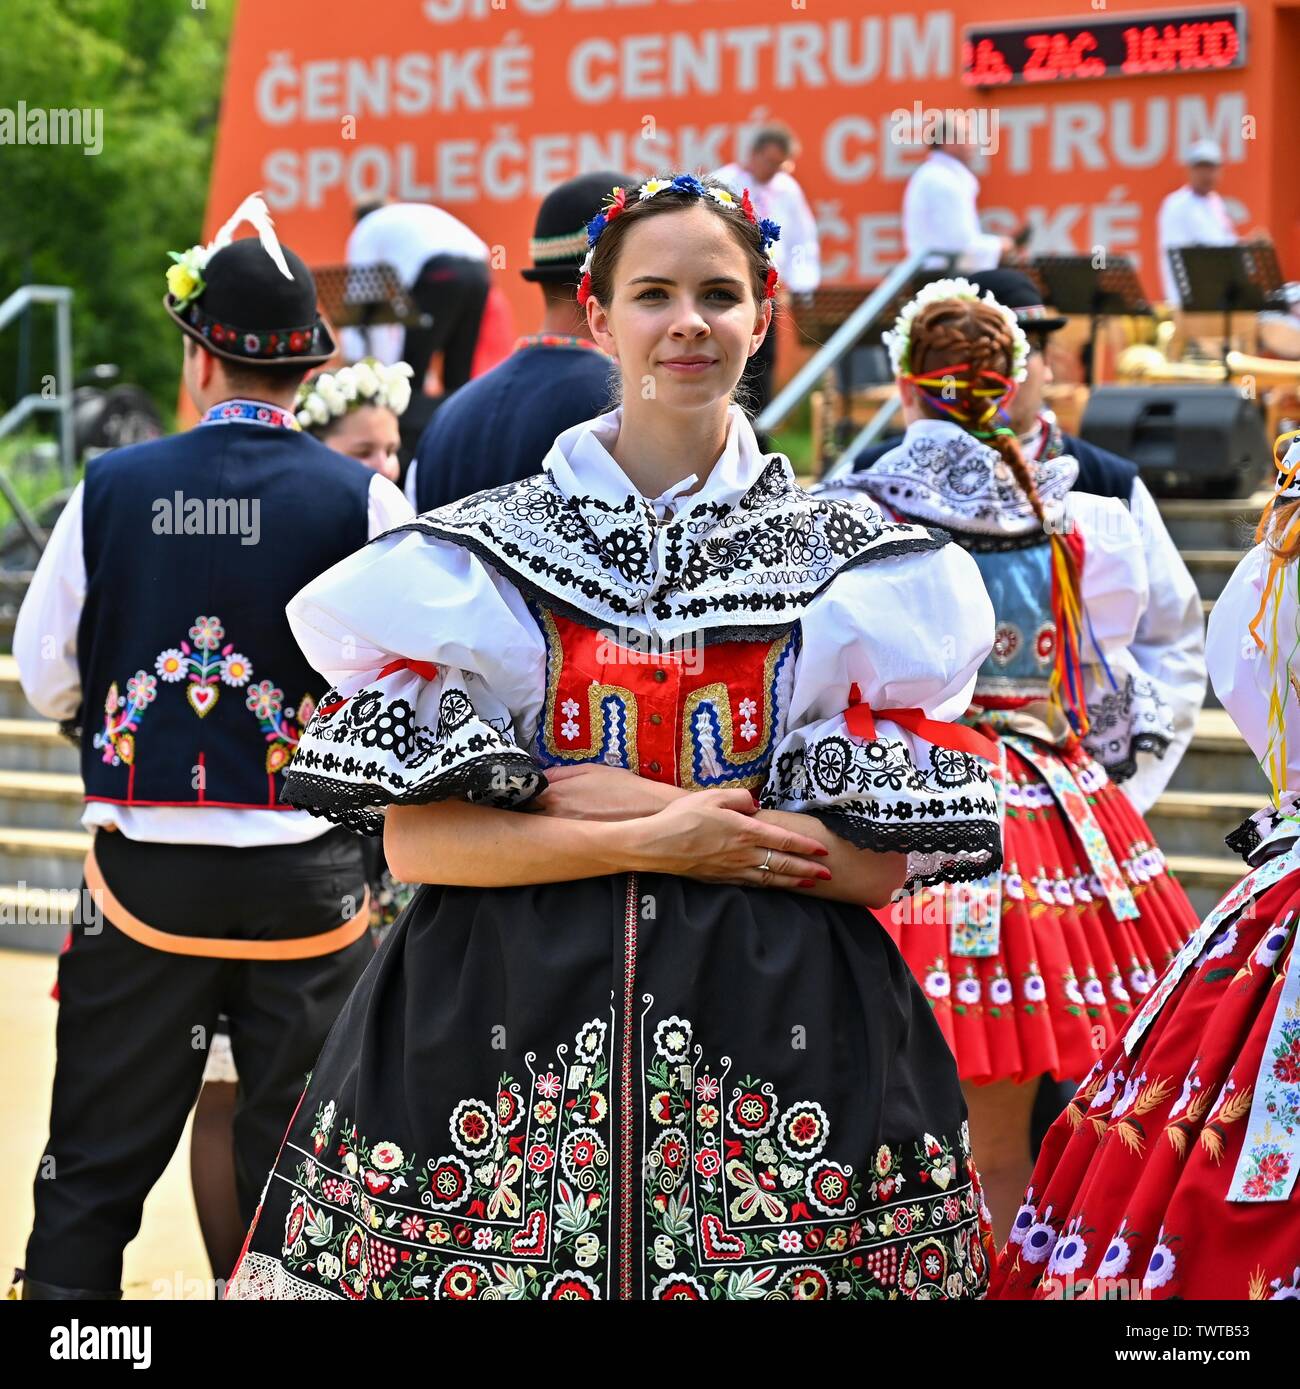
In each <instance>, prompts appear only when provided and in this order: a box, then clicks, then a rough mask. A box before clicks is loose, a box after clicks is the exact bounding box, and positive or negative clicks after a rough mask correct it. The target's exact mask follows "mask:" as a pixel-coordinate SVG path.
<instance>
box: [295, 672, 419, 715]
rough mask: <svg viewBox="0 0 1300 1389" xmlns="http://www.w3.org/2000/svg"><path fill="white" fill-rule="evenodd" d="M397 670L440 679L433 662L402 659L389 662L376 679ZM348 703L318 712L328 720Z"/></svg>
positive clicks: (340, 701)
mask: <svg viewBox="0 0 1300 1389" xmlns="http://www.w3.org/2000/svg"><path fill="white" fill-rule="evenodd" d="M395 670H413V671H414V672H415V673H416V675H418V676H420V677H421V678H422V679H424V680H436V679H437V678H438V667H437V666H435V665H434V664H433V662H432V661H407V660H403V659H401V658H399V659H398V660H396V661H389V663H388V664H387V665H386V666H385V667H384V668H383V670H381V671H379V672H378V673H377V674H376V675H375V677H374V678H375V679H376V680H382V679H383V678H384V676H385V675H392V673H393V672H394V671H395ZM346 703H347V700H346V699H336V700H334V701H333V702H332V703H330V704H322V705H321V706H320V708H319V709H318V710H317V711H316V712H317V713H318V714H320V716H321V717H322V718H328V717H329V716H330V715H331V714H332V713H334V712H335V710H337V709H342V708H343V706H344V705H345V704H346Z"/></svg>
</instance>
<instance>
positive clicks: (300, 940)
mask: <svg viewBox="0 0 1300 1389" xmlns="http://www.w3.org/2000/svg"><path fill="white" fill-rule="evenodd" d="M86 885H87V886H88V887H89V888H90V890H91V891H92V892H95V893H98V894H99V901H100V903H101V905H102V909H103V913H104V916H105V917H106V918H107V919H108V920H109V921H111V922H112V924H113V925H114V926H116V927H117V929H118V930H119V931H121V932H122V934H123V935H124V936H130V937H131V939H132V940H134V941H138V942H139V943H140V944H141V945H147V946H148V947H149V948H150V949H151V950H162V951H165V952H167V954H169V955H198V956H201V957H202V958H204V959H209V960H213V959H215V960H310V959H314V958H315V957H316V956H317V955H332V954H334V952H335V951H338V950H343V949H345V948H346V947H347V946H349V945H351V944H352V942H353V941H354V940H359V939H360V937H361V936H362V935H363V934H364V933H365V929H366V927H367V926H368V925H369V924H370V889H369V888H366V891H365V895H364V896H363V897H362V899H361V910H360V911H358V912H357V914H356V915H355V916H354V917H351V918H350V919H349V920H347V921H344V922H342V923H341V924H340V925H338V926H335V927H334V929H333V930H331V931H323V932H321V934H319V935H315V936H295V937H294V938H293V939H292V940H210V939H208V938H206V937H204V936H178V935H176V934H174V933H173V932H171V931H160V930H158V929H157V927H155V926H149V925H147V924H146V923H145V922H143V921H141V920H140V918H139V917H138V916H136V915H135V914H134V913H132V912H129V911H127V909H126V908H125V907H124V906H123V905H122V904H121V902H119V901H118V899H117V897H116V896H115V895H114V894H113V890H112V888H110V887H109V885H108V884H107V883H106V882H105V881H104V875H103V873H101V872H100V869H99V864H98V863H97V862H96V860H95V849H94V846H93V845H92V846H91V849H90V852H89V853H88V854H87V855H86Z"/></svg>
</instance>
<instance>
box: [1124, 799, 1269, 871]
mask: <svg viewBox="0 0 1300 1389" xmlns="http://www.w3.org/2000/svg"><path fill="white" fill-rule="evenodd" d="M1266 799H1267V792H1265V795H1264V796H1263V797H1261V796H1257V795H1255V794H1254V793H1253V792H1250V791H1166V792H1165V794H1164V795H1163V796H1161V797H1160V799H1159V800H1158V801H1157V802H1156V804H1155V806H1154V807H1153V809H1152V810H1151V811H1150V813H1149V814H1148V815H1147V817H1146V820H1147V824H1148V825H1150V826H1151V830H1152V833H1153V834H1154V835H1155V837H1156V842H1157V843H1158V844H1159V845H1160V847H1161V848H1162V849H1163V850H1164V851H1165V853H1166V854H1183V855H1191V856H1192V857H1207V856H1208V857H1213V856H1215V855H1216V854H1220V853H1225V852H1226V850H1225V849H1224V847H1223V840H1224V836H1225V835H1227V834H1229V833H1230V832H1231V831H1232V830H1235V829H1236V828H1237V826H1238V825H1239V824H1241V822H1242V821H1243V820H1244V819H1245V818H1246V817H1247V816H1248V815H1253V814H1254V813H1255V812H1256V811H1257V810H1258V809H1259V808H1260V806H1262V805H1263V804H1264V802H1265V800H1266Z"/></svg>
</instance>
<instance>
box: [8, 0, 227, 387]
mask: <svg viewBox="0 0 1300 1389" xmlns="http://www.w3.org/2000/svg"><path fill="white" fill-rule="evenodd" d="M234 7H235V0H3V4H2V5H0V107H5V108H7V109H9V110H14V111H16V110H17V108H18V103H19V102H20V101H24V102H26V103H27V106H28V108H29V109H31V108H37V107H39V108H45V109H53V108H74V107H75V108H89V109H91V110H92V111H96V110H97V111H102V112H103V150H102V152H101V153H100V154H98V155H97V156H88V155H87V154H85V153H84V152H83V150H82V148H81V147H80V146H70V145H63V146H60V145H18V144H3V145H0V298H3V297H4V296H5V295H7V294H9V293H11V292H12V291H13V290H14V289H16V288H17V287H18V286H19V285H21V284H23V283H24V282H25V281H28V280H30V281H34V282H37V283H43V284H62V285H69V286H71V288H72V289H73V290H74V291H75V296H76V297H75V301H74V310H73V312H74V328H73V350H74V355H75V364H76V367H77V368H78V369H81V368H84V367H86V366H89V365H91V364H93V363H95V362H102V361H111V362H116V363H118V364H119V365H120V366H121V367H122V370H123V374H124V377H125V378H126V379H128V380H132V381H135V382H136V383H137V384H139V385H141V386H143V387H145V388H146V389H147V390H148V391H149V392H150V393H151V394H152V395H153V396H154V398H155V400H156V401H157V402H158V405H159V407H160V409H161V410H162V411H163V413H164V414H165V415H166V414H170V412H171V411H172V409H173V408H174V406H175V402H176V396H177V390H178V387H179V380H180V341H179V335H178V334H177V333H175V332H174V331H172V329H171V328H170V326H169V322H168V320H167V318H166V317H165V315H164V314H163V312H162V307H161V299H162V295H163V293H164V292H165V290H166V285H165V283H164V279H163V276H164V274H165V272H166V269H167V265H168V264H169V262H168V260H167V252H168V251H169V250H177V251H180V250H184V249H185V248H186V247H187V246H190V245H192V244H193V243H194V242H195V241H197V240H198V238H199V235H200V233H201V231H202V224H203V213H204V206H205V203H206V197H207V185H208V173H209V169H210V167H211V161H212V146H213V139H214V136H215V134H216V127H217V115H218V112H219V109H220V103H221V83H222V78H223V75H224V71H225V61H226V50H227V46H228V42H229V37H230V26H231V21H232V17H233V14H234ZM51 340H52V339H51V334H50V332H49V330H48V328H47V326H46V325H45V323H44V322H43V323H42V324H41V328H40V331H38V332H37V333H36V334H35V335H34V341H33V347H34V352H33V357H34V362H33V371H34V372H35V373H36V374H37V375H39V373H40V372H43V371H44V370H46V369H47V368H48V364H50V363H51V362H52V356H51V355H50V344H51ZM17 363H18V332H17V329H16V327H11V328H10V329H8V330H7V331H6V332H5V333H4V334H3V335H0V405H4V406H7V405H8V404H10V403H12V401H13V398H14V394H15V387H16V374H17ZM27 384H28V388H29V389H30V388H32V386H33V385H34V384H35V382H33V381H30V380H29V382H28V383H27Z"/></svg>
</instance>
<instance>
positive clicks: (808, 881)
mask: <svg viewBox="0 0 1300 1389" xmlns="http://www.w3.org/2000/svg"><path fill="white" fill-rule="evenodd" d="M799 886H800V887H816V886H817V884H816V883H815V882H813V880H812V879H811V878H804V879H803V880H802V881H801V882H800V883H799Z"/></svg>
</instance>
